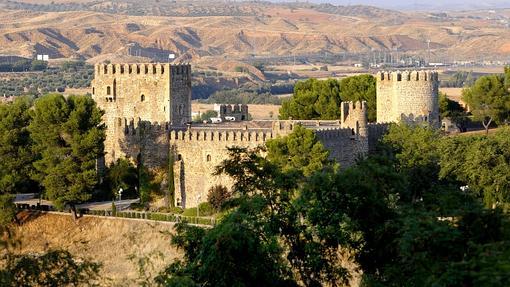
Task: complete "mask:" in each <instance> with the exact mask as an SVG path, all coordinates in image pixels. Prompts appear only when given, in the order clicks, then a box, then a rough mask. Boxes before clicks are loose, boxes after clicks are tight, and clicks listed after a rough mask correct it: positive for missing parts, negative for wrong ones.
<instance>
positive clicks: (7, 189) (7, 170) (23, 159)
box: [0, 97, 37, 193]
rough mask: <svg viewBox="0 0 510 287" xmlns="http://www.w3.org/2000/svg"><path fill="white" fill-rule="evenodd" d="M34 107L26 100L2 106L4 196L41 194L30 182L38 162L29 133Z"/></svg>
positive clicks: (1, 181) (0, 157)
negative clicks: (31, 112) (35, 161)
mask: <svg viewBox="0 0 510 287" xmlns="http://www.w3.org/2000/svg"><path fill="white" fill-rule="evenodd" d="M31 106H32V104H31V101H30V99H29V98H26V97H21V98H17V99H16V100H15V101H14V102H13V103H10V104H0V193H23V192H25V193H26V192H34V191H37V185H36V184H35V183H34V181H32V180H31V178H30V175H31V173H32V172H33V167H32V162H33V161H34V160H35V155H34V154H33V153H32V151H31V146H32V140H31V138H30V133H29V131H28V125H29V124H30V120H31V118H30V114H29V110H30V108H31Z"/></svg>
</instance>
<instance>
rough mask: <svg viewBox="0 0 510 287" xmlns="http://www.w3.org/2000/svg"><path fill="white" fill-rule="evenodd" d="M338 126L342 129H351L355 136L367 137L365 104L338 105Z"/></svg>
mask: <svg viewBox="0 0 510 287" xmlns="http://www.w3.org/2000/svg"><path fill="white" fill-rule="evenodd" d="M340 115H341V116H340V125H341V127H342V128H350V129H352V134H353V135H355V136H362V137H366V136H367V135H368V129H367V125H368V118H367V117H368V116H367V115H368V109H367V102H365V101H363V102H355V103H353V102H342V103H341V104H340Z"/></svg>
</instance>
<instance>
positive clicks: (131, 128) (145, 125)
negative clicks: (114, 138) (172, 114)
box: [115, 118, 171, 135]
mask: <svg viewBox="0 0 510 287" xmlns="http://www.w3.org/2000/svg"><path fill="white" fill-rule="evenodd" d="M115 124H116V129H117V130H118V131H123V132H124V134H126V135H134V134H137V133H140V132H144V133H147V134H149V133H152V132H168V131H170V127H171V126H170V123H169V122H161V123H159V122H148V121H143V120H142V119H140V118H115Z"/></svg>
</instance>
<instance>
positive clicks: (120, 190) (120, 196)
mask: <svg viewBox="0 0 510 287" xmlns="http://www.w3.org/2000/svg"><path fill="white" fill-rule="evenodd" d="M123 191H124V190H123V189H122V187H121V188H119V201H121V200H122V192H123Z"/></svg>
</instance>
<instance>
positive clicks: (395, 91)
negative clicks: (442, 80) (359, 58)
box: [376, 71, 440, 127]
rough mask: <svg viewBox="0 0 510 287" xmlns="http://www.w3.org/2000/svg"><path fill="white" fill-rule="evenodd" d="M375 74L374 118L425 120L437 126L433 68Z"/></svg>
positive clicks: (400, 120)
mask: <svg viewBox="0 0 510 287" xmlns="http://www.w3.org/2000/svg"><path fill="white" fill-rule="evenodd" d="M376 77H377V122H380V123H382V122H406V123H423V122H425V123H429V124H430V125H431V126H434V127H439V124H440V123H439V91H438V89H439V80H438V73H437V72H435V71H395V72H379V73H377V76H376Z"/></svg>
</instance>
